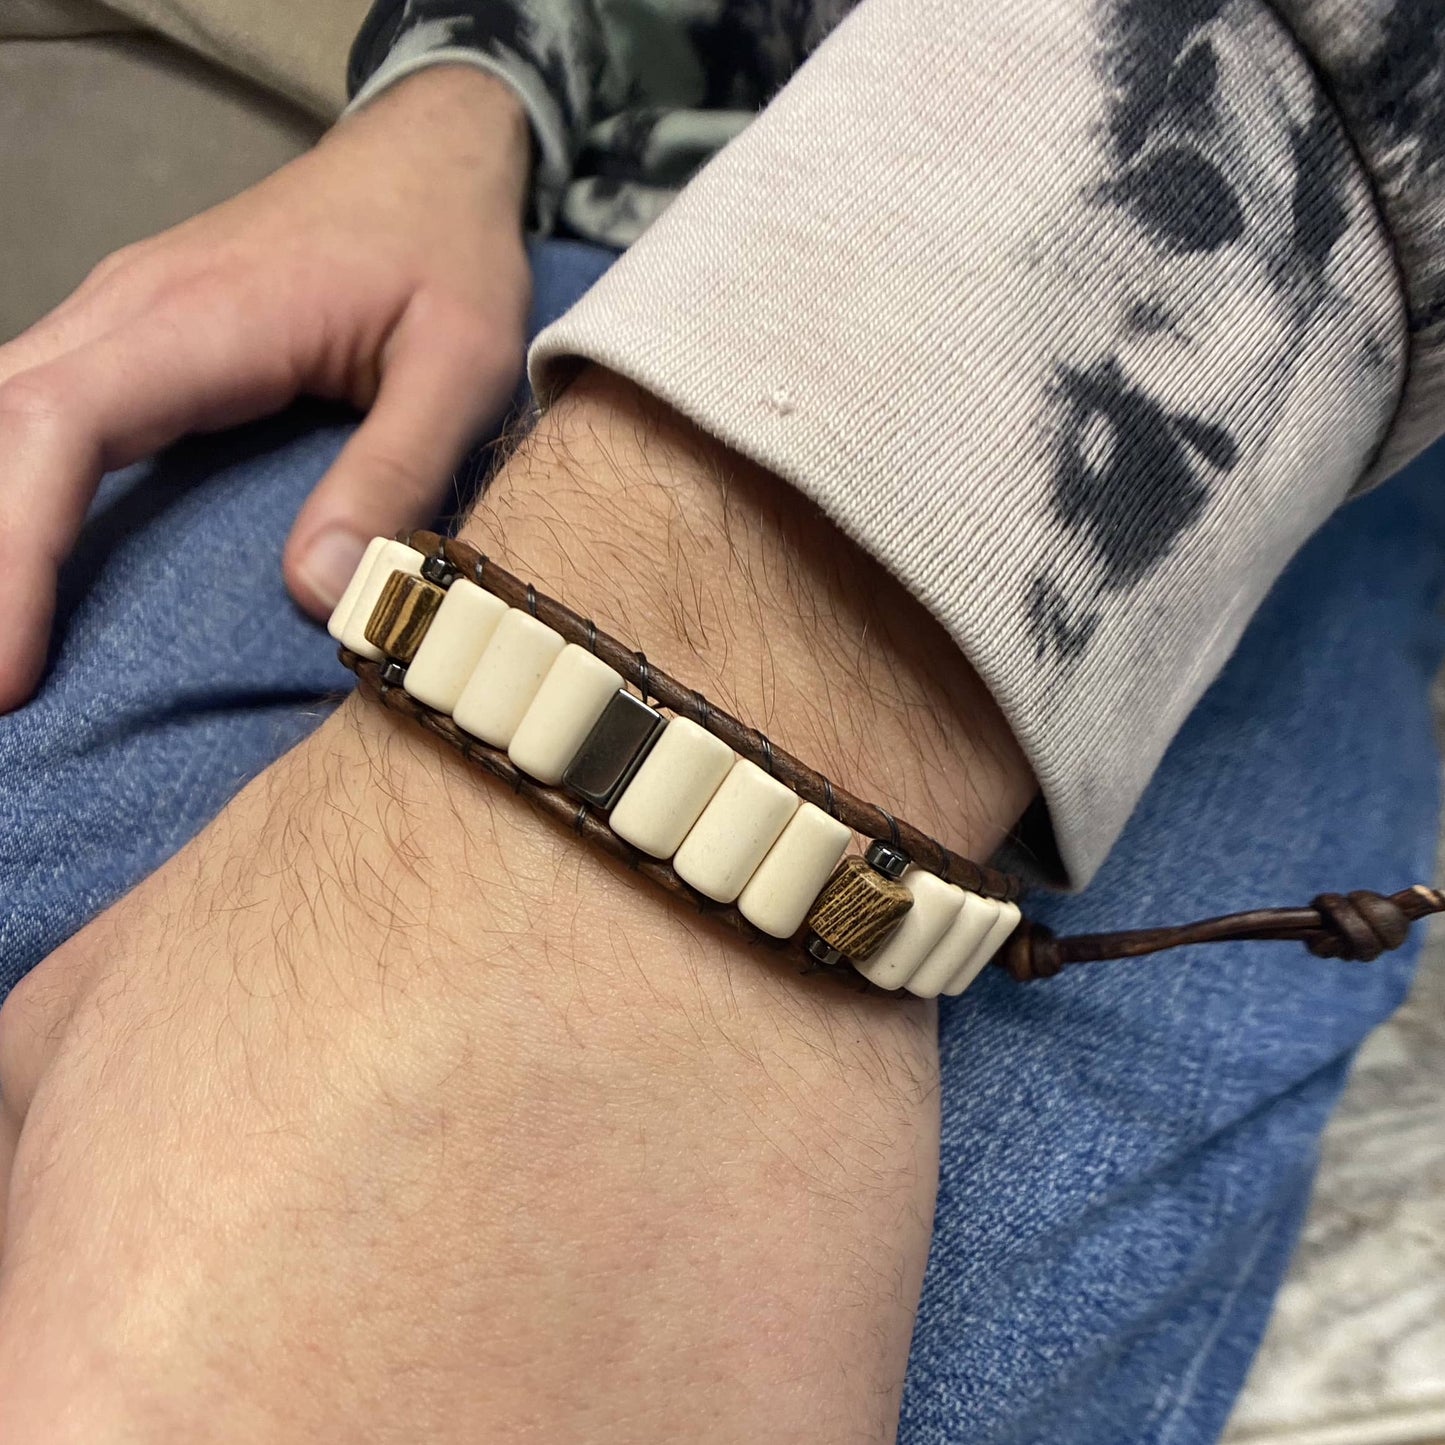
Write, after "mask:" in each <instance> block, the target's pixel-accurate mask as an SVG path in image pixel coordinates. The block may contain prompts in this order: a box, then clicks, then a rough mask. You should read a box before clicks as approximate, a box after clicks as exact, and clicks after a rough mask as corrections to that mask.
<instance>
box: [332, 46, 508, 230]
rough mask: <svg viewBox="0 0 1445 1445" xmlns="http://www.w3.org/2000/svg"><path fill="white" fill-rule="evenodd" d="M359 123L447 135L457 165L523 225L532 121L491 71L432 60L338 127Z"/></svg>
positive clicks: (426, 136)
mask: <svg viewBox="0 0 1445 1445" xmlns="http://www.w3.org/2000/svg"><path fill="white" fill-rule="evenodd" d="M399 112H404V113H405V115H406V118H407V119H406V124H405V125H404V126H400V125H399V124H398V113H399ZM359 125H379V126H383V127H386V128H387V130H388V132H389V134H391V135H392V136H394V137H396V139H397V140H398V142H399V143H405V142H406V141H407V139H408V137H409V136H410V137H413V138H415V139H416V140H417V141H418V142H419V143H421V144H432V143H433V141H432V139H431V137H434V136H441V137H444V138H445V144H446V146H447V148H448V149H449V150H450V151H451V152H452V153H453V159H454V160H455V161H456V162H457V163H458V165H459V166H461V167H463V168H465V170H466V172H467V173H468V174H469V175H470V176H471V177H473V178H474V180H475V181H476V182H477V183H479V184H481V185H482V186H483V187H484V188H486V189H488V190H489V191H491V190H495V192H496V195H495V196H494V197H493V198H492V199H493V201H494V202H495V203H496V204H498V205H500V206H502V207H504V208H505V212H506V214H508V215H515V216H516V218H517V220H518V223H519V224H520V222H521V219H522V217H523V216H524V215H525V213H526V208H527V199H528V190H529V186H530V183H531V175H532V160H533V156H532V128H531V125H530V123H529V121H528V119H527V113H526V111H525V110H524V109H523V107H522V102H521V101H520V100H519V99H518V98H517V95H516V93H515V92H514V91H513V90H512V88H511V87H510V86H509V85H508V84H507V83H506V82H505V81H503V80H501V79H499V78H498V77H497V76H495V75H493V74H491V73H490V72H489V71H486V70H482V69H481V68H480V67H478V66H475V65H466V64H461V63H457V62H448V63H443V64H438V65H431V66H427V67H426V68H425V69H422V70H419V71H416V72H414V73H413V74H411V75H407V76H403V77H402V78H401V79H400V80H397V81H396V82H395V83H394V84H392V85H389V86H387V88H386V89H385V90H383V91H382V92H381V93H380V94H379V95H377V96H376V97H375V98H374V99H372V100H370V101H368V102H367V103H366V104H365V105H363V106H362V107H361V108H360V109H358V110H354V111H352V112H349V113H348V114H347V115H346V117H345V118H344V120H343V122H342V126H341V127H339V128H338V129H343V128H350V127H353V126H359ZM322 143H323V144H325V141H324V140H323V142H322Z"/></svg>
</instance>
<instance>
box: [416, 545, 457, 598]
mask: <svg viewBox="0 0 1445 1445" xmlns="http://www.w3.org/2000/svg"><path fill="white" fill-rule="evenodd" d="M421 575H422V576H423V577H425V578H426V580H427V581H428V582H431V583H434V584H435V585H436V586H438V587H440V588H442V589H443V590H445V589H446V588H448V587H450V586H451V585H452V583H453V582H455V581H456V580H457V575H458V574H457V569H456V568H455V567H453V566H452V564H451V563H450V562H448V561H447V559H446V558H445V557H443V556H442V555H441V554H440V553H438V552H433V553H432V555H431V556H430V557H428V558H427V559H426V561H425V562H423V563H422V564H421Z"/></svg>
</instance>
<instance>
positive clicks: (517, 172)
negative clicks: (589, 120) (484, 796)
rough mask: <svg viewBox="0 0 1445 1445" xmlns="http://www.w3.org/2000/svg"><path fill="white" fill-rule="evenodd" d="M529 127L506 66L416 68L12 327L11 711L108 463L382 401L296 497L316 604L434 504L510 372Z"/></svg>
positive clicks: (6, 583)
mask: <svg viewBox="0 0 1445 1445" xmlns="http://www.w3.org/2000/svg"><path fill="white" fill-rule="evenodd" d="M529 165H530V141H529V137H528V132H527V126H526V121H525V118H524V116H523V114H522V111H521V108H520V106H519V105H518V103H517V101H516V100H515V98H514V97H513V96H512V94H511V92H510V91H509V90H508V89H507V88H506V87H505V86H504V85H502V84H501V83H500V82H499V81H496V80H494V79H493V78H492V77H490V76H488V75H485V74H483V73H481V72H480V71H476V70H473V69H470V68H468V67H460V66H456V67H453V66H448V67H443V68H440V69H437V70H432V71H426V72H423V73H422V74H420V75H417V76H413V77H411V78H410V79H409V80H406V81H404V82H402V83H401V84H399V85H398V86H397V87H396V88H395V89H394V90H392V91H389V92H387V93H386V94H384V95H383V96H381V97H380V98H379V99H378V100H377V101H376V102H374V103H373V104H372V105H370V106H368V107H366V108H365V109H363V110H362V111H360V112H358V113H357V114H356V115H354V116H352V117H350V118H349V119H347V120H346V121H344V122H343V123H342V124H341V125H339V126H338V127H337V128H336V129H335V130H333V131H332V132H331V133H330V134H329V135H327V136H326V138H325V139H324V140H323V141H322V142H321V143H320V145H318V146H317V148H316V149H315V150H313V151H312V152H310V153H309V154H307V155H305V156H302V157H301V158H300V159H298V160H296V161H294V162H293V163H292V164H291V165H289V166H286V167H285V168H284V169H282V170H281V171H278V172H277V173H276V174H275V175H274V176H272V177H270V178H269V179H268V180H266V181H264V182H262V183H261V184H260V185H258V186H256V187H254V188H253V189H252V190H250V191H247V192H246V193H245V194H243V195H241V196H239V197H237V198H236V199H235V200H233V201H229V202H227V203H226V204H225V205H222V206H219V207H217V208H216V209H215V210H213V211H209V212H207V213H205V214H204V215H202V216H199V217H197V218H196V219H195V220H192V221H188V222H186V223H185V224H184V225H181V226H179V227H177V228H176V229H174V230H172V231H168V232H166V233H165V234H163V235H161V236H157V237H156V238H154V239H153V240H149V241H145V242H142V243H141V244H139V245H137V246H133V247H130V248H127V249H126V250H124V251H121V252H118V253H117V254H116V255H114V256H111V257H110V258H109V259H108V260H106V261H104V262H102V263H101V265H100V266H99V267H97V268H96V270H95V272H94V273H93V274H92V275H91V277H90V278H89V279H88V280H87V281H86V282H85V284H84V285H83V286H81V288H80V289H79V290H78V291H77V292H76V293H75V294H74V295H73V296H72V297H70V299H69V300H67V301H66V302H64V303H63V304H62V305H61V306H60V307H58V308H57V309H56V310H55V311H54V312H52V313H51V315H50V316H48V317H47V318H46V319H45V320H43V321H41V322H40V323H39V324H38V325H36V326H35V327H34V328H32V329H31V330H30V331H28V332H27V333H26V334H25V335H23V336H21V337H20V338H18V339H17V340H15V341H13V342H11V343H10V344H9V345H7V346H4V347H0V616H3V617H4V618H5V619H6V625H5V628H4V629H3V632H0V711H3V710H6V709H8V708H12V707H16V706H18V705H19V704H20V703H21V702H23V701H24V700H25V699H26V698H27V697H28V696H29V695H30V693H31V691H32V690H33V688H34V686H35V683H36V681H37V680H38V678H39V675H40V670H41V668H42V666H43V664H44V658H45V649H46V641H47V636H48V632H49V627H50V618H51V614H52V610H53V605H54V596H55V578H56V570H57V568H58V567H59V565H60V563H61V562H62V561H63V560H64V558H65V556H66V554H67V552H68V551H69V549H70V547H71V544H72V543H73V541H74V539H75V536H76V533H77V531H78V529H79V527H80V525H81V522H82V520H83V519H84V516H85V512H86V508H87V507H88V505H89V503H90V500H91V497H92V496H93V494H94V491H95V487H96V484H97V483H98V482H99V480H100V477H101V474H102V473H103V472H105V471H108V470H112V469H114V468H117V467H121V466H124V465H126V464H128V463H129V462H132V461H135V460H137V459H138V458H141V457H144V456H147V455H149V454H150V453H152V452H154V451H156V450H157V449H159V448H160V447H162V446H164V445H165V444H166V443H168V442H170V441H173V440H174V439H175V438H177V437H179V436H181V435H182V434H183V433H186V432H191V431H210V430H215V429H218V428H220V427H225V426H229V425H232V424H234V423H237V422H240V421H244V420H248V419H250V418H253V417H256V416H260V415H263V414H265V413H267V412H270V411H275V410H277V409H279V408H280V407H282V406H284V405H285V404H286V403H287V402H289V401H290V400H291V399H292V398H294V397H295V396H297V395H299V394H302V393H306V394H310V395H316V396H323V397H331V398H337V399H340V400H345V401H349V402H351V403H353V404H354V405H356V406H357V407H361V408H371V415H370V417H369V418H368V420H367V422H366V424H365V425H364V426H363V427H362V428H361V430H360V431H359V432H358V433H357V434H356V437H355V439H354V440H353V441H352V442H351V444H350V446H349V447H348V448H347V450H346V451H345V452H344V453H343V454H342V456H341V457H340V459H339V460H338V461H337V463H336V465H335V467H334V468H333V469H332V471H331V472H330V474H329V475H328V476H326V477H325V478H324V479H323V480H322V481H321V483H320V485H319V486H318V487H317V489H316V491H315V493H314V494H313V495H312V497H311V499H310V501H309V502H308V503H307V505H306V506H305V507H304V508H303V509H302V512H301V515H300V517H299V518H298V519H297V522H296V526H295V529H294V531H293V533H292V535H291V540H290V543H289V545H288V547H287V551H286V557H285V571H286V578H287V582H288V584H289V586H290V588H291V591H292V593H293V594H294V595H295V597H296V599H297V600H298V601H299V602H300V603H301V605H302V606H303V607H305V608H306V609H307V610H308V611H309V612H311V613H313V614H314V615H316V616H324V615H325V613H326V612H327V611H329V610H330V607H331V606H332V604H333V603H334V602H335V600H336V597H337V596H338V595H339V593H340V590H341V587H342V585H343V584H344V582H345V580H346V578H347V577H348V576H349V575H350V572H351V570H352V568H353V566H354V565H355V562H356V559H357V557H358V556H359V555H360V552H361V549H362V547H363V546H364V545H365V543H366V541H367V540H368V539H369V538H370V537H372V536H373V535H376V534H378V533H384V532H392V531H395V530H397V529H398V528H400V527H404V526H417V525H422V524H424V523H425V522H426V521H427V520H428V519H429V518H431V517H433V516H434V515H435V514H436V512H437V511H438V509H439V507H440V504H441V502H442V500H443V497H444V494H445V491H446V488H447V486H448V484H449V483H450V480H451V476H452V473H453V471H454V469H455V467H456V465H457V463H458V461H459V460H460V459H461V458H462V456H463V455H464V454H465V452H466V450H467V448H468V446H469V445H470V444H471V443H472V442H473V441H474V439H475V438H476V436H477V435H478V434H479V433H480V432H481V431H482V430H483V429H484V428H485V427H486V426H487V425H489V424H491V423H494V422H495V421H496V420H497V419H498V417H499V416H500V414H501V413H502V412H503V411H504V409H505V407H506V405H507V402H508V401H509V399H510V397H511V395H512V393H513V390H514V388H515V386H516V384H517V382H518V380H519V378H520V375H521V367H522V358H523V350H524V340H525V327H526V319H527V310H528V306H529V303H530V292H531V279H530V274H529V271H528V266H527V258H526V249H525V245H524V241H523V234H522V217H523V208H524V204H525V193H526V184H527V176H528V169H529Z"/></svg>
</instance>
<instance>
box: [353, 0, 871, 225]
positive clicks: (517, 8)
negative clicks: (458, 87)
mask: <svg viewBox="0 0 1445 1445" xmlns="http://www.w3.org/2000/svg"><path fill="white" fill-rule="evenodd" d="M851 8H852V4H851V0H819V3H814V4H787V3H783V0H742V3H739V0H681V3H677V0H671V3H670V0H631V3H618V0H597V3H578V0H380V3H379V4H377V5H376V6H375V7H374V8H373V10H372V12H371V14H370V16H369V17H368V19H367V22H366V25H365V28H364V29H363V30H362V32H361V34H360V36H359V37H358V39H357V42H356V45H355V48H354V49H353V51H352V57H351V69H350V76H349V79H350V85H351V89H352V91H353V93H359V94H360V97H361V98H362V99H365V98H367V97H368V96H369V95H370V94H372V93H374V91H375V90H376V89H378V88H380V87H381V86H383V85H385V84H388V83H390V82H391V81H392V80H394V79H396V78H397V77H398V75H399V74H401V73H405V72H407V71H409V70H411V69H414V68H417V67H419V66H420V65H423V64H435V63H437V62H438V60H441V59H445V58H446V57H447V56H448V55H450V56H452V57H454V58H457V59H463V60H467V61H469V62H470V63H472V64H478V65H482V66H483V67H484V68H486V69H489V70H493V71H494V72H496V73H497V74H498V75H500V76H501V77H502V78H503V79H505V80H507V81H508V82H509V83H510V84H511V85H512V86H513V88H514V89H515V90H516V91H517V92H518V94H519V95H520V96H521V98H522V100H523V103H524V104H525V105H526V106H527V110H528V112H529V114H530V116H531V120H532V128H533V132H534V134H535V136H536V141H537V151H538V160H539V164H538V173H537V184H536V189H535V195H534V210H535V221H536V223H537V225H538V226H539V228H541V229H543V230H551V229H553V228H554V227H555V228H557V229H560V230H562V231H564V232H566V233H568V234H571V235H575V236H580V237H584V238H586V239H588V240H595V241H601V242H604V243H606V244H608V245H613V246H625V245H629V244H630V243H631V242H632V241H634V240H636V239H637V237H638V236H639V235H641V233H642V231H643V230H644V229H645V228H646V227H647V226H648V224H649V223H650V222H651V221H653V220H654V219H655V218H656V217H657V216H658V215H659V214H660V212H661V211H662V210H663V208H664V207H665V206H666V205H667V203H668V202H669V201H670V200H671V199H672V197H673V196H674V195H676V193H677V191H678V190H679V188H680V187H681V186H682V185H683V184H684V183H685V182H686V181H687V180H688V178H689V177H690V176H691V175H692V174H693V173H694V172H695V171H696V170H697V169H698V167H699V166H701V165H702V164H703V163H704V162H705V161H706V160H708V159H709V158H710V157H711V156H713V155H714V154H715V153H716V152H717V151H719V150H720V149H721V148H722V147H723V146H724V145H726V144H727V143H728V141H730V140H732V138H733V137H734V136H735V135H737V134H738V132H739V131H741V130H742V129H743V127H744V126H746V125H747V124H748V123H749V122H750V121H751V120H752V119H753V118H754V116H756V114H757V112H758V111H759V110H760V109H761V108H762V107H763V106H764V105H766V104H767V102H768V101H769V100H770V99H771V98H772V96H773V95H774V94H775V93H776V92H777V91H778V89H779V88H780V87H781V86H783V85H784V84H785V83H786V82H787V81H788V79H789V78H790V77H791V76H792V75H793V73H794V72H795V71H796V70H797V69H798V67H799V66H800V65H801V64H802V63H803V61H804V60H805V59H806V58H807V57H808V55H809V54H810V53H811V51H812V50H813V49H814V48H815V47H816V46H817V44H818V43H819V41H821V40H822V39H823V37H824V36H826V35H827V34H828V32H829V31H830V30H832V29H833V28H834V26H835V25H836V24H837V23H838V21H839V20H840V19H841V18H842V17H843V15H844V14H846V13H847V11H848V10H849V9H851Z"/></svg>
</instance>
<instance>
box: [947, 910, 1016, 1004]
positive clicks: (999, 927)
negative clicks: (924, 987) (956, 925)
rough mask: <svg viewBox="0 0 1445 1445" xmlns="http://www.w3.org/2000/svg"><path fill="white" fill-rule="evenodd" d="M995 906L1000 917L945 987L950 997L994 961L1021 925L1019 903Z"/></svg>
mask: <svg viewBox="0 0 1445 1445" xmlns="http://www.w3.org/2000/svg"><path fill="white" fill-rule="evenodd" d="M995 906H996V907H997V908H998V917H997V918H996V919H994V922H993V927H992V928H990V929H989V931H988V932H987V933H986V934H985V935H984V938H983V942H982V943H980V944H979V945H978V949H977V951H976V952H975V953H974V955H973V957H972V958H971V959H970V960H969V962H968V965H967V966H966V967H965V968H962V969H960V970H959V971H958V972H957V973H956V974H954V976H953V980H952V982H950V983H949V984H948V985H947V987H945V988H944V990H943V992H944V994H945V995H947V996H948V997H949V998H956V997H957V996H958V995H959V994H961V993H962V992H963V991H964V989H966V988H967V987H968V986H969V984H971V983H972V982H973V981H974V979H976V978H977V977H978V976H979V974H981V973H982V972H983V970H984V968H985V966H986V965H987V964H989V963H991V962H992V961H993V957H994V955H995V954H996V953H997V952H998V951H999V949H1001V948H1002V947H1003V946H1004V944H1005V943H1007V942H1008V940H1009V936H1010V935H1011V934H1012V933H1013V931H1014V929H1016V928H1017V927H1018V926H1019V920H1020V919H1021V918H1022V917H1023V913H1022V912H1021V911H1020V909H1019V906H1018V904H1017V903H998V904H996V905H995Z"/></svg>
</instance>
